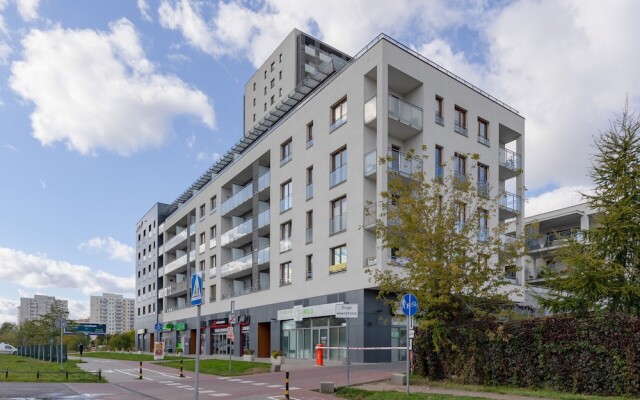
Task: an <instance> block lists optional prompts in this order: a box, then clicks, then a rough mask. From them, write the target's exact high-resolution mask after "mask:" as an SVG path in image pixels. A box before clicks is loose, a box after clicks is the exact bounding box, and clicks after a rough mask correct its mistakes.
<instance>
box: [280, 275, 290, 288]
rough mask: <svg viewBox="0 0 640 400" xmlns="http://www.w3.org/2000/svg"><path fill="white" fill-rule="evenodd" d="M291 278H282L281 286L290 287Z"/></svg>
mask: <svg viewBox="0 0 640 400" xmlns="http://www.w3.org/2000/svg"><path fill="white" fill-rule="evenodd" d="M291 283H292V281H291V277H288V278H280V286H289V285H291Z"/></svg>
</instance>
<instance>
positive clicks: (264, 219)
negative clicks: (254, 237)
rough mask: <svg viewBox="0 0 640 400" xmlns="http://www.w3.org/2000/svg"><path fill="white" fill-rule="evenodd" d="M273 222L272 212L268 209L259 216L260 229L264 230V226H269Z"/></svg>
mask: <svg viewBox="0 0 640 400" xmlns="http://www.w3.org/2000/svg"><path fill="white" fill-rule="evenodd" d="M270 222H271V210H270V209H266V210H264V211H263V212H261V213H260V214H258V228H262V227H263V226H266V225H269V223H270Z"/></svg>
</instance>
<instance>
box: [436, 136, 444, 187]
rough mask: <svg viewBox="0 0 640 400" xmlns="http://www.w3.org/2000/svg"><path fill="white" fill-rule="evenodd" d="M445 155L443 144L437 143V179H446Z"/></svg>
mask: <svg viewBox="0 0 640 400" xmlns="http://www.w3.org/2000/svg"><path fill="white" fill-rule="evenodd" d="M443 157H444V155H443V149H442V146H438V145H436V153H435V161H436V165H435V177H436V179H437V180H439V181H442V180H443V179H444V161H443V160H444V158H443Z"/></svg>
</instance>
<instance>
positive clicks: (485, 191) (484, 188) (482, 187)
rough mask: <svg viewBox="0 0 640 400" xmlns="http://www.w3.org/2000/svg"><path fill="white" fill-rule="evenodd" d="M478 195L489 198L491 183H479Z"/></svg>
mask: <svg viewBox="0 0 640 400" xmlns="http://www.w3.org/2000/svg"><path fill="white" fill-rule="evenodd" d="M478 195H479V196H481V197H485V198H488V197H489V182H486V181H478Z"/></svg>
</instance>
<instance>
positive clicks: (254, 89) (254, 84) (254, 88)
mask: <svg viewBox="0 0 640 400" xmlns="http://www.w3.org/2000/svg"><path fill="white" fill-rule="evenodd" d="M253 91H254V92H255V91H256V83H255V82H253Z"/></svg>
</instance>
